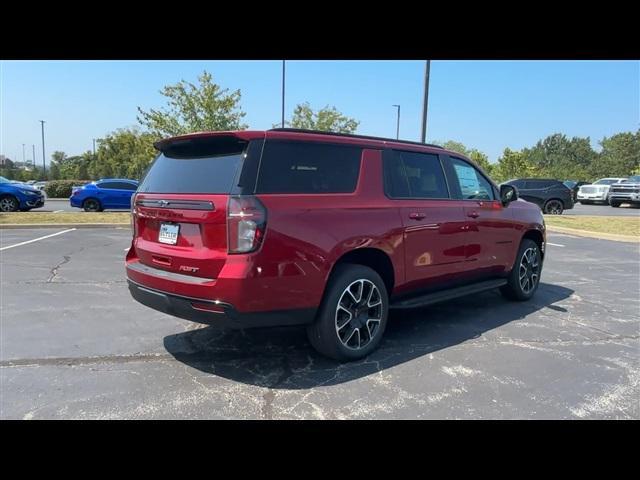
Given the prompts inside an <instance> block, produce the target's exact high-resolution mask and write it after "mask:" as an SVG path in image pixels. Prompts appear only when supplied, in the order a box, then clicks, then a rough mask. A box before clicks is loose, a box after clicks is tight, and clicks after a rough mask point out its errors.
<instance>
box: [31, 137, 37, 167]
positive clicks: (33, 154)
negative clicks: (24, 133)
mask: <svg viewBox="0 0 640 480" xmlns="http://www.w3.org/2000/svg"><path fill="white" fill-rule="evenodd" d="M31 149H32V151H31V153H32V155H31V158H33V168H35V167H36V146H35V144H33V143H32V144H31Z"/></svg>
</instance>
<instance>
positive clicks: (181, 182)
mask: <svg viewBox="0 0 640 480" xmlns="http://www.w3.org/2000/svg"><path fill="white" fill-rule="evenodd" d="M247 145H248V142H246V141H242V140H239V139H237V138H235V137H210V138H205V139H192V140H185V141H181V142H176V143H174V144H171V145H170V146H168V147H166V148H164V149H163V151H162V153H160V155H158V157H157V158H156V159H155V161H154V162H153V164H152V165H151V167H150V168H149V171H148V172H147V174H146V175H145V177H144V179H143V180H142V182H141V184H140V187H139V188H138V191H139V192H148V193H229V192H231V190H232V188H233V186H234V183H235V180H236V176H237V174H238V170H239V168H240V166H241V165H242V162H243V159H244V154H245V150H246V148H247Z"/></svg>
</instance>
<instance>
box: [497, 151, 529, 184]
mask: <svg viewBox="0 0 640 480" xmlns="http://www.w3.org/2000/svg"><path fill="white" fill-rule="evenodd" d="M534 172H535V167H533V166H532V165H531V164H530V163H529V162H528V161H527V159H526V158H525V155H524V154H523V152H517V151H513V150H511V149H509V148H505V149H504V152H503V153H502V156H501V157H500V158H499V159H498V163H497V164H496V165H495V166H494V168H493V177H494V179H495V181H496V182H506V181H507V180H510V179H512V178H527V177H532V176H533V173H534Z"/></svg>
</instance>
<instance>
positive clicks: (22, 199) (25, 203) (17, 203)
mask: <svg viewBox="0 0 640 480" xmlns="http://www.w3.org/2000/svg"><path fill="white" fill-rule="evenodd" d="M43 205H44V196H43V195H42V192H41V191H40V190H38V189H36V188H34V187H33V186H31V185H28V184H26V183H21V182H15V181H13V180H8V179H6V178H4V177H0V212H17V211H18V210H20V211H21V212H28V211H29V210H31V209H32V208H40V207H42V206H43Z"/></svg>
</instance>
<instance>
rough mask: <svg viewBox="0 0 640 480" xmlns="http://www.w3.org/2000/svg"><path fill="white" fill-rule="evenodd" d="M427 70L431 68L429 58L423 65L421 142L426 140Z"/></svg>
mask: <svg viewBox="0 0 640 480" xmlns="http://www.w3.org/2000/svg"><path fill="white" fill-rule="evenodd" d="M429 70H431V60H427V63H426V64H425V66H424V102H423V104H422V136H421V141H422V143H426V142H427V106H428V105H429Z"/></svg>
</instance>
